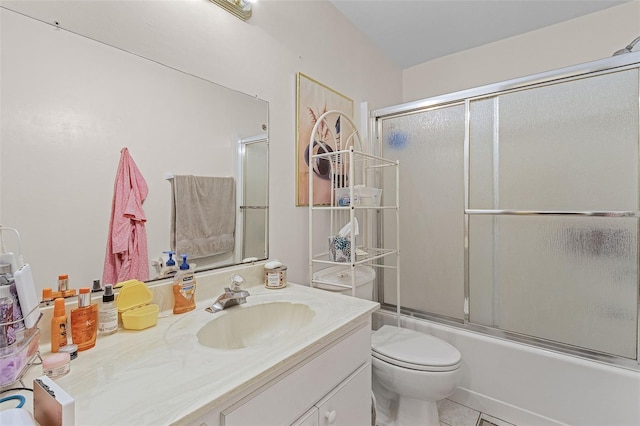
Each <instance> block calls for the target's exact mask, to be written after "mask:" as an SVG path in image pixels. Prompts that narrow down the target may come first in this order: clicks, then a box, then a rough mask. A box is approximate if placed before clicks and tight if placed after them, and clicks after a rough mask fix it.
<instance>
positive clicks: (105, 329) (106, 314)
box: [98, 284, 118, 336]
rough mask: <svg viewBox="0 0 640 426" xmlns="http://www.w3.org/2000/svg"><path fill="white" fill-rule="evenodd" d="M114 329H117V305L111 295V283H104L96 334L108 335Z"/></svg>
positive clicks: (114, 330) (113, 331)
mask: <svg viewBox="0 0 640 426" xmlns="http://www.w3.org/2000/svg"><path fill="white" fill-rule="evenodd" d="M116 331H118V305H116V302H115V297H114V295H113V284H106V285H105V286H104V293H103V295H102V304H101V305H100V308H98V334H100V335H101V336H108V335H110V334H113V333H115V332H116Z"/></svg>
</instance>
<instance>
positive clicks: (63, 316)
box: [51, 297, 67, 352]
mask: <svg viewBox="0 0 640 426" xmlns="http://www.w3.org/2000/svg"><path fill="white" fill-rule="evenodd" d="M53 303H54V305H53V317H52V318H51V352H58V350H59V349H60V348H61V347H63V346H66V345H67V312H66V311H65V305H64V299H63V298H62V297H58V298H56V300H55V301H54V302H53Z"/></svg>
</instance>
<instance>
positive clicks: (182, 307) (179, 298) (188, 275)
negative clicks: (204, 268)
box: [173, 254, 196, 314]
mask: <svg viewBox="0 0 640 426" xmlns="http://www.w3.org/2000/svg"><path fill="white" fill-rule="evenodd" d="M194 269H195V264H192V265H191V266H189V264H188V263H187V255H186V254H183V255H182V264H181V265H180V271H178V273H177V274H176V276H175V278H174V280H173V296H174V299H175V300H174V304H173V313H174V314H183V313H185V312H189V311H192V310H194V309H195V308H196V297H195V296H196V277H195V274H194V273H193V270H194Z"/></svg>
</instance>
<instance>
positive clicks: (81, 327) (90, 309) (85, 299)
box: [71, 287, 98, 351]
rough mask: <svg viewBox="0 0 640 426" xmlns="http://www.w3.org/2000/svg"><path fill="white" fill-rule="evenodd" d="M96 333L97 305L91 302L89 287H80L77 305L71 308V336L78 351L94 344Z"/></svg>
mask: <svg viewBox="0 0 640 426" xmlns="http://www.w3.org/2000/svg"><path fill="white" fill-rule="evenodd" d="M97 335H98V305H96V304H94V303H91V289H90V288H89V287H82V288H81V289H80V291H79V293H78V307H77V308H75V309H72V310H71V338H72V339H73V343H74V344H76V345H78V351H85V350H87V349H91V348H92V347H94V346H95V345H96V337H97Z"/></svg>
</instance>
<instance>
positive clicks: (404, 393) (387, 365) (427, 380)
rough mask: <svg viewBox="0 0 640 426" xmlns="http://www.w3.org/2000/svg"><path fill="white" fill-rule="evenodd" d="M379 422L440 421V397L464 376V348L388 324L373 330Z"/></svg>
mask: <svg viewBox="0 0 640 426" xmlns="http://www.w3.org/2000/svg"><path fill="white" fill-rule="evenodd" d="M371 349H372V351H371V355H372V356H371V369H372V375H373V377H372V386H373V393H374V395H375V397H376V405H377V419H376V420H377V424H378V425H380V426H387V425H395V426H417V425H420V426H432V425H433V426H440V420H439V418H438V408H437V406H436V401H439V400H441V399H444V398H446V397H448V396H449V395H451V394H452V393H453V391H454V390H455V388H456V386H458V383H459V382H460V364H461V360H462V356H461V355H460V352H459V351H458V350H457V349H456V348H455V347H453V346H452V345H450V344H449V343H447V342H445V341H444V340H441V339H438V338H437V337H434V336H430V335H428V334H424V333H419V332H417V331H414V330H409V329H405V328H398V327H394V326H390V325H385V326H382V327H381V328H380V329H379V330H378V331H376V332H374V333H373V334H372V335H371Z"/></svg>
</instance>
